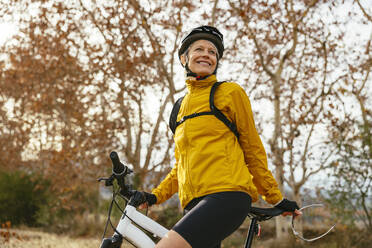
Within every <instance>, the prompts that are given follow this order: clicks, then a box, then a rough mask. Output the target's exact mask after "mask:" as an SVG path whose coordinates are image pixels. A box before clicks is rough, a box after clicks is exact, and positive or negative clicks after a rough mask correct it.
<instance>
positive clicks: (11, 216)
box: [0, 171, 50, 226]
mask: <svg viewBox="0 0 372 248" xmlns="http://www.w3.org/2000/svg"><path fill="white" fill-rule="evenodd" d="M49 186H50V183H49V182H48V181H46V180H44V179H41V177H40V176H37V175H34V174H26V173H24V172H20V171H16V172H3V171H0V222H1V223H3V222H6V221H10V222H11V223H12V225H19V224H26V225H28V226H37V219H38V212H39V211H40V210H41V209H42V207H43V206H46V205H47V203H48V191H47V189H48V187H49Z"/></svg>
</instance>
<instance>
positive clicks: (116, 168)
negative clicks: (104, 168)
mask: <svg viewBox="0 0 372 248" xmlns="http://www.w3.org/2000/svg"><path fill="white" fill-rule="evenodd" d="M110 158H111V161H112V171H113V172H114V173H116V174H120V173H122V172H123V171H124V169H125V168H124V165H123V164H122V163H121V162H120V160H119V156H118V154H117V153H116V152H115V151H113V152H111V153H110Z"/></svg>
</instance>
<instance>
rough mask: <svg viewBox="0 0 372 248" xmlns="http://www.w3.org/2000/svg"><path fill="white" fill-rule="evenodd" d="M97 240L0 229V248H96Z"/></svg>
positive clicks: (97, 245)
mask: <svg viewBox="0 0 372 248" xmlns="http://www.w3.org/2000/svg"><path fill="white" fill-rule="evenodd" d="M100 243H101V242H100V240H99V238H97V239H93V238H86V239H83V238H70V237H68V236H60V235H57V234H49V233H43V232H38V231H23V230H16V229H10V230H7V229H0V248H33V247H35V248H36V247H38V248H83V247H84V248H98V247H99V245H100Z"/></svg>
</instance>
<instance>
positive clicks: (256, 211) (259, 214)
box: [248, 207, 284, 221]
mask: <svg viewBox="0 0 372 248" xmlns="http://www.w3.org/2000/svg"><path fill="white" fill-rule="evenodd" d="M283 212H284V211H283V210H281V209H279V208H275V207H274V208H258V207H251V209H250V211H249V213H248V216H249V217H251V218H256V219H257V220H259V221H263V220H268V219H270V218H272V217H275V216H278V215H281V214H282V213H283Z"/></svg>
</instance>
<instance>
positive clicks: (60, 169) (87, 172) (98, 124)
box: [1, 0, 193, 208]
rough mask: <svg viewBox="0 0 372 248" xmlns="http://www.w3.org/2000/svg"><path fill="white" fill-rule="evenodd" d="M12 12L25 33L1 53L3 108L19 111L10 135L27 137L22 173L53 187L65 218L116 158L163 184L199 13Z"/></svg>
mask: <svg viewBox="0 0 372 248" xmlns="http://www.w3.org/2000/svg"><path fill="white" fill-rule="evenodd" d="M7 7H8V9H9V11H8V13H6V14H9V13H11V14H13V15H14V18H19V20H17V22H18V23H19V28H20V32H19V35H17V36H15V37H14V38H13V39H12V40H11V41H10V42H8V43H7V44H6V45H5V46H3V47H2V49H3V51H4V52H5V54H6V55H7V57H6V58H5V59H4V61H3V62H2V66H3V67H4V70H3V72H2V74H1V76H2V77H1V80H2V81H1V92H2V94H3V95H2V98H1V99H2V101H3V102H2V104H3V105H4V104H8V105H9V103H14V104H13V110H12V111H10V112H9V111H6V110H4V111H3V112H2V116H3V118H4V119H11V120H12V121H13V122H12V126H9V128H7V129H8V130H17V129H16V128H15V127H16V125H18V126H19V128H18V129H20V131H22V132H23V133H20V134H19V137H20V138H21V137H24V138H23V140H22V142H23V143H22V144H20V143H17V144H16V145H15V147H16V149H17V152H18V153H19V154H18V155H19V156H18V157H17V161H18V164H22V165H23V167H24V168H25V169H30V170H39V171H42V172H43V174H44V175H45V176H46V177H51V178H52V180H53V188H54V189H55V190H56V192H58V194H60V196H61V199H63V202H64V204H63V206H65V207H66V208H70V207H73V206H74V208H76V206H82V207H83V205H84V201H82V200H80V201H79V199H78V201H77V202H73V201H69V199H72V198H73V196H72V194H73V192H74V191H76V189H77V188H80V187H85V188H87V189H88V190H89V189H90V190H91V189H97V186H98V184H97V182H96V180H95V179H96V178H97V177H99V176H101V175H103V174H104V173H105V172H106V171H108V169H109V168H110V162H109V159H108V154H109V152H110V151H112V150H117V151H118V152H119V154H120V155H121V157H122V160H123V161H125V163H128V164H130V165H131V166H132V167H133V169H134V171H135V172H136V174H138V175H139V177H138V178H137V179H138V181H139V183H140V184H141V185H142V184H143V185H144V187H145V188H147V187H150V186H152V185H153V184H156V183H157V182H159V180H160V179H161V178H162V176H163V175H164V174H165V173H167V171H169V167H170V163H171V154H172V152H171V151H170V148H171V146H172V141H171V140H172V139H171V133H170V132H169V131H168V128H167V124H166V123H167V120H168V115H169V112H170V107H171V105H172V102H174V99H175V96H174V95H175V94H177V93H179V92H180V91H182V90H183V89H185V87H184V85H182V86H178V85H176V84H175V82H174V77H175V76H176V75H177V73H176V72H175V71H176V69H175V67H176V66H179V65H177V64H178V63H177V61H174V60H175V58H176V59H177V56H176V53H177V48H178V43H179V40H180V34H181V28H182V22H183V19H184V18H187V17H188V13H189V11H190V10H192V8H193V5H192V4H190V3H188V2H187V1H172V2H168V1H158V2H156V3H153V2H152V1H148V2H139V1H133V0H132V1H126V0H122V1H105V2H100V3H98V2H96V1H92V2H86V1H77V2H73V1H67V2H66V1H28V0H24V1H18V2H9V3H8V6H7ZM17 13H22V15H17ZM2 14H4V13H2ZM164 16H168V18H167V19H168V20H167V21H164ZM180 68H181V67H180ZM4 123H6V122H4ZM4 125H5V124H4ZM4 138H5V137H4ZM14 142H16V140H14ZM8 146H9V145H8ZM8 146H6V149H9V148H8ZM4 159H6V161H4V163H3V164H8V163H10V160H9V158H4ZM31 160H32V161H31ZM149 172H151V173H149ZM66 185H67V186H66ZM92 185H96V186H95V187H92ZM67 205H69V206H67Z"/></svg>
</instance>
